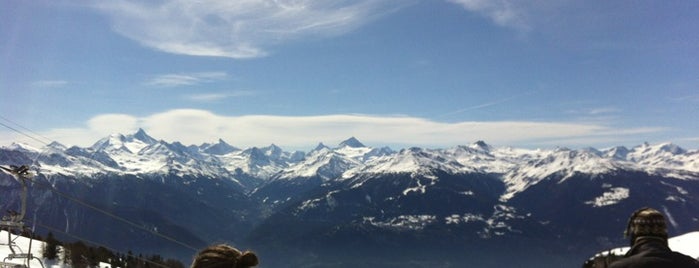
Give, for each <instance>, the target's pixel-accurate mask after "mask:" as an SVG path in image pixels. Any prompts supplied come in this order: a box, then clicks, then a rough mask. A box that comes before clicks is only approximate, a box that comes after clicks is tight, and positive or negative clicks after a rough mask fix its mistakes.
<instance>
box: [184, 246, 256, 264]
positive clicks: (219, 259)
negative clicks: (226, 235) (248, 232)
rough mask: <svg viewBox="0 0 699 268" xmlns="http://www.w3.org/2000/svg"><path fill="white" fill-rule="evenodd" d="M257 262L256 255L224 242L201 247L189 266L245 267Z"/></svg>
mask: <svg viewBox="0 0 699 268" xmlns="http://www.w3.org/2000/svg"><path fill="white" fill-rule="evenodd" d="M258 263H259V261H258V259H257V255H255V253H254V252H251V251H245V252H240V250H238V249H236V248H234V247H231V246H229V245H226V244H218V245H211V246H208V247H206V248H204V249H202V250H201V251H200V252H199V253H198V254H197V255H196V256H194V260H193V261H192V266H190V267H191V268H247V267H253V266H255V265H257V264H258Z"/></svg>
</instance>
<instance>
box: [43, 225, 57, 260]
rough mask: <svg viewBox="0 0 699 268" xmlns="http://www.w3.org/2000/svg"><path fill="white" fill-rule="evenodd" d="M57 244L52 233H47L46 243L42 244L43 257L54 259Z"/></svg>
mask: <svg viewBox="0 0 699 268" xmlns="http://www.w3.org/2000/svg"><path fill="white" fill-rule="evenodd" d="M58 245H59V242H58V240H56V238H54V237H53V233H50V232H49V234H48V236H47V237H46V243H45V244H44V248H43V250H44V254H43V256H44V258H46V259H49V260H55V259H56V258H58V253H59V250H58Z"/></svg>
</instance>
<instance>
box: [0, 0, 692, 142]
mask: <svg viewBox="0 0 699 268" xmlns="http://www.w3.org/2000/svg"><path fill="white" fill-rule="evenodd" d="M1 5H2V8H0V57H2V61H0V90H1V92H2V95H3V98H2V101H1V104H2V105H1V106H0V115H2V117H0V122H1V123H3V124H4V126H3V127H0V145H9V144H10V143H12V142H25V143H29V144H35V145H36V144H37V143H38V141H37V140H36V138H38V139H39V140H42V141H43V140H56V141H59V142H61V143H63V144H65V145H78V146H89V145H91V144H92V143H94V142H95V141H97V139H99V138H102V137H104V136H106V135H109V134H110V133H124V134H129V133H133V132H135V131H136V130H137V129H138V128H143V129H145V130H146V131H147V132H148V133H149V134H151V135H152V136H154V137H156V138H158V139H164V140H166V141H170V142H172V141H181V142H183V143H185V144H201V143H204V142H215V141H217V140H218V139H219V138H222V139H223V140H225V141H227V142H228V143H230V144H232V145H234V146H238V147H241V148H247V147H251V146H266V145H269V144H272V143H274V144H276V145H279V146H281V147H283V148H285V149H301V150H308V149H310V148H312V147H313V146H315V145H316V144H317V143H318V142H323V143H325V144H329V145H334V144H336V143H338V142H340V141H342V140H344V139H346V138H349V137H351V136H354V137H357V138H358V139H359V140H361V141H362V142H364V143H365V144H367V145H370V146H384V145H387V146H391V147H392V148H394V149H398V148H404V147H409V146H418V147H429V148H443V147H451V146H455V145H461V144H469V143H472V142H475V141H477V140H484V141H486V142H487V143H489V144H492V145H495V146H513V147H523V148H553V147H570V148H582V147H588V146H591V147H596V148H606V147H610V146H616V145H624V146H628V147H632V146H636V145H639V144H641V143H643V142H649V143H660V142H673V143H675V144H678V145H681V146H683V147H687V148H690V149H691V148H697V147H699V123H697V120H696V118H697V117H699V31H698V30H697V29H699V16H696V15H695V12H696V10H699V2H697V1H567V0H562V1H538V0H520V1H510V0H494V1H485V0H444V1H442V0H401V1H390V0H352V1H310V0H296V1H253V0H245V1H243V0H240V1H197V2H194V1H170V0H167V1H165V0H162V1H117V0H115V1H18V0H10V1H3V2H2V4H1ZM8 126H9V127H12V128H14V129H17V130H19V131H21V132H22V133H18V132H17V131H13V130H12V129H10V128H8ZM26 134H28V135H29V136H32V137H33V138H30V137H27V135H26Z"/></svg>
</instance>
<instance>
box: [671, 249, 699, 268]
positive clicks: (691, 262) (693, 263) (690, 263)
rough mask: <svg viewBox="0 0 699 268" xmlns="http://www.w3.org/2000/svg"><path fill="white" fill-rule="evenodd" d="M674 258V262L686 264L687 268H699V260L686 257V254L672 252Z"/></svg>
mask: <svg viewBox="0 0 699 268" xmlns="http://www.w3.org/2000/svg"><path fill="white" fill-rule="evenodd" d="M672 257H673V259H674V260H676V261H678V262H681V263H683V264H686V266H687V267H696V268H699V260H697V259H695V258H692V257H690V256H687V255H684V254H682V253H679V252H676V251H673V252H672ZM683 267H684V266H683Z"/></svg>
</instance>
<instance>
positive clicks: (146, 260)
mask: <svg viewBox="0 0 699 268" xmlns="http://www.w3.org/2000/svg"><path fill="white" fill-rule="evenodd" d="M34 224H35V225H36V226H39V227H41V228H44V229H46V230H49V231H51V232H56V233H60V234H64V235H67V236H70V237H71V238H73V239H77V240H78V241H84V242H86V243H89V244H92V245H95V246H98V247H103V248H105V249H107V250H110V251H112V252H119V251H118V250H115V249H113V248H110V247H109V246H107V245H105V244H102V243H98V242H95V241H91V240H89V239H86V238H84V237H80V236H77V235H74V234H71V233H68V232H64V231H61V230H59V229H58V228H54V227H51V226H48V225H46V224H42V223H40V222H34ZM127 254H128V255H129V256H131V257H134V258H136V259H139V260H141V261H144V262H148V263H150V264H153V265H156V266H159V267H164V268H169V267H168V266H166V265H163V264H160V263H157V262H154V261H151V260H148V259H146V258H142V257H138V256H135V255H133V254H132V253H127Z"/></svg>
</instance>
